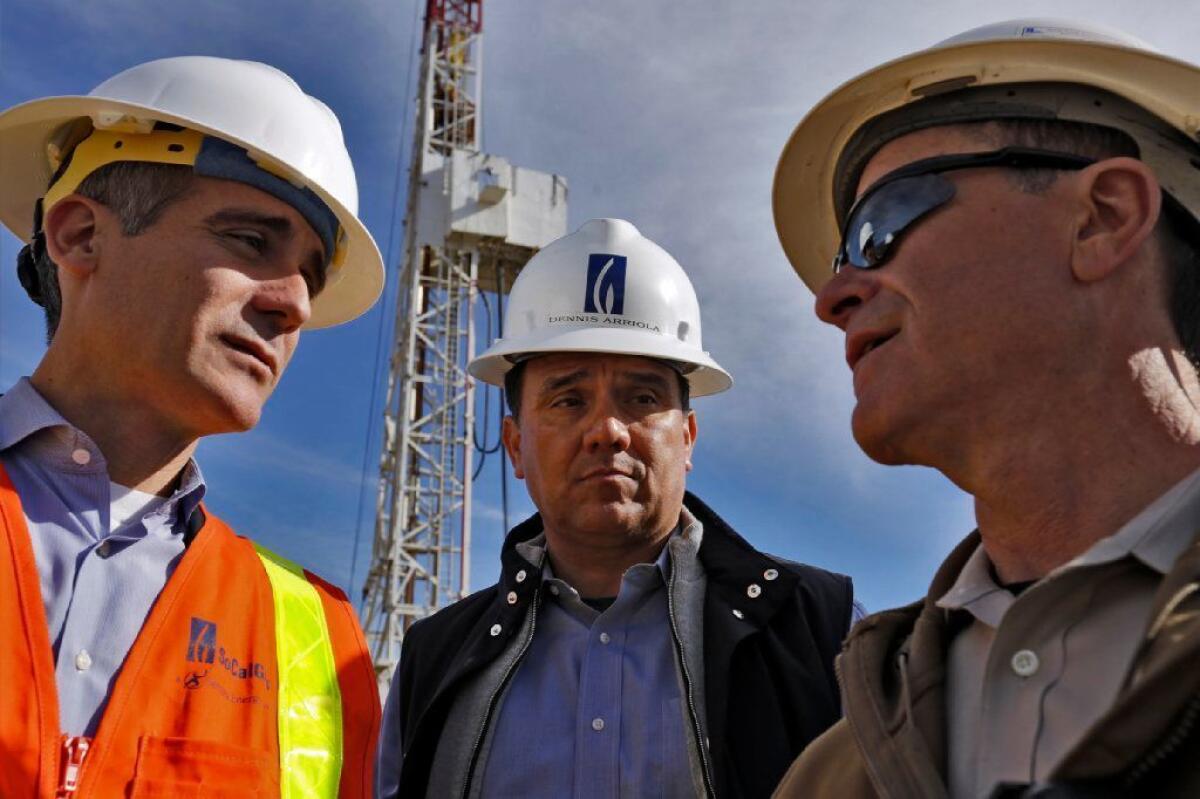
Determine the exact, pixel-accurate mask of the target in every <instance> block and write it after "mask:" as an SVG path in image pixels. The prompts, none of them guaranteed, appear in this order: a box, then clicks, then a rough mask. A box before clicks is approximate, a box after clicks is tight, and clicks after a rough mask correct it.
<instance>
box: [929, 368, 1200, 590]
mask: <svg viewBox="0 0 1200 799" xmlns="http://www.w3.org/2000/svg"><path fill="white" fill-rule="evenodd" d="M1194 390H1195V386H1194V385H1191V386H1189V387H1188V388H1187V389H1185V388H1184V387H1183V386H1182V385H1180V384H1179V383H1176V384H1175V385H1174V387H1173V388H1172V387H1170V386H1164V385H1159V386H1157V387H1155V388H1153V390H1150V389H1148V388H1147V387H1146V386H1144V385H1142V386H1141V387H1140V390H1139V395H1138V396H1129V395H1126V396H1125V397H1121V396H1120V395H1121V392H1120V391H1119V390H1117V391H1111V392H1109V393H1108V394H1106V395H1105V396H1104V397H1103V398H1100V400H1099V401H1098V402H1096V403H1095V404H1093V405H1092V406H1091V407H1075V408H1074V410H1073V411H1071V412H1070V413H1065V414H1062V415H1061V416H1060V417H1058V418H1056V419H1055V420H1054V424H1047V425H1042V426H1041V427H1040V429H1036V430H1024V431H1020V432H1019V433H1018V434H1014V435H1011V436H1009V437H1007V438H1006V439H1005V440H1004V441H1003V442H997V443H996V445H995V446H993V447H991V448H990V451H988V452H987V453H986V455H985V457H982V458H977V459H976V460H977V462H976V463H974V464H972V465H973V466H974V468H973V469H969V470H964V473H963V474H959V475H954V477H953V479H955V482H957V483H958V484H959V485H960V486H963V487H964V488H965V489H966V490H968V491H969V492H970V493H972V494H973V495H974V496H975V514H976V519H977V521H978V523H979V531H980V534H981V536H982V538H983V545H984V549H985V550H986V551H987V554H988V557H989V558H990V559H991V561H992V563H993V564H994V565H995V568H996V572H997V574H998V576H999V577H1000V579H1001V580H1002V581H1004V582H1017V581H1022V580H1033V579H1039V578H1041V577H1044V576H1045V575H1046V574H1048V573H1049V572H1051V571H1053V570H1054V569H1055V568H1057V567H1059V566H1061V565H1062V564H1064V563H1067V562H1068V561H1070V560H1072V559H1073V558H1075V557H1077V556H1078V555H1080V554H1082V553H1083V552H1085V551H1087V550H1088V549H1089V548H1090V547H1091V546H1092V545H1093V544H1095V543H1096V542H1097V541H1099V540H1101V539H1102V538H1106V537H1108V536H1110V535H1112V534H1113V533H1115V532H1117V530H1119V529H1120V527H1121V526H1122V525H1123V524H1125V523H1126V522H1128V521H1129V520H1131V519H1133V518H1134V517H1135V516H1137V514H1138V513H1140V512H1141V511H1142V510H1143V509H1145V508H1146V507H1147V506H1148V505H1150V503H1152V502H1153V501H1154V500H1155V499H1157V498H1158V497H1160V496H1162V495H1163V494H1164V493H1166V492H1167V491H1169V490H1170V489H1171V487H1172V486H1174V485H1175V484H1177V483H1178V482H1180V481H1181V480H1183V479H1184V478H1186V477H1187V476H1188V475H1189V474H1191V473H1192V472H1194V471H1196V470H1197V469H1200V441H1198V440H1197V435H1196V433H1197V431H1200V424H1198V421H1200V419H1198V418H1197V417H1200V414H1197V411H1196V407H1197V405H1196V403H1195V402H1194V401H1193V398H1194V396H1195V394H1194ZM1169 395H1171V396H1169ZM1063 407H1067V408H1071V407H1072V406H1071V405H1069V404H1068V405H1064V406H1063ZM1189 417H1191V418H1189ZM1189 431H1190V432H1189Z"/></svg>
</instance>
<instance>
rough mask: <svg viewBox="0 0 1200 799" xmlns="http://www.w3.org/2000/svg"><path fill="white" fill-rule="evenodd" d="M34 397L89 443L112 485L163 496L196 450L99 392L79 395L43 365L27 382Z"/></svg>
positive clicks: (71, 384)
mask: <svg viewBox="0 0 1200 799" xmlns="http://www.w3.org/2000/svg"><path fill="white" fill-rule="evenodd" d="M30 382H32V383H33V387H34V388H35V389H37V392H38V393H39V394H41V395H42V397H43V398H44V399H45V400H46V401H47V402H48V403H50V405H51V406H52V407H53V408H54V409H55V410H56V411H58V413H59V414H61V415H62V417H63V418H64V419H66V420H67V421H68V422H70V423H71V424H72V425H73V426H75V427H76V428H78V429H79V430H81V431H83V432H84V433H86V434H87V436H88V437H89V438H91V439H92V441H93V442H95V444H96V446H97V447H98V448H99V449H100V452H101V453H102V454H103V455H104V460H105V462H106V463H107V466H108V477H109V480H111V481H112V482H114V483H118V484H120V485H123V486H125V487H127V488H132V489H135V490H138V491H144V492H146V493H148V494H159V495H164V496H165V495H167V494H169V493H170V492H171V490H172V489H173V488H174V487H175V484H176V483H177V481H178V479H179V475H180V474H181V473H182V471H183V468H184V466H186V465H187V462H188V460H189V459H190V458H191V457H192V453H193V452H195V450H196V440H195V439H194V438H188V437H187V436H184V435H181V434H179V433H178V432H175V431H170V430H166V429H162V428H160V427H157V426H155V425H154V424H153V422H152V420H151V418H149V414H142V413H140V412H139V410H138V408H137V407H136V406H131V405H130V404H129V402H128V401H127V400H123V399H122V398H119V397H113V396H109V395H108V394H106V393H105V392H103V391H87V392H84V391H80V390H79V382H74V381H71V380H67V379H62V378H60V377H58V376H57V375H56V370H54V369H53V368H50V367H47V366H46V362H45V361H43V363H42V365H40V366H39V367H38V369H37V370H36V371H35V372H34V373H33V375H32V377H31V378H30Z"/></svg>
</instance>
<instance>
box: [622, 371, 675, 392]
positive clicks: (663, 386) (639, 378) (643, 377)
mask: <svg viewBox="0 0 1200 799" xmlns="http://www.w3.org/2000/svg"><path fill="white" fill-rule="evenodd" d="M621 376H622V377H623V378H625V379H626V380H628V381H629V382H631V383H639V384H641V385H650V386H653V387H655V388H657V389H659V390H661V391H666V390H667V389H668V388H669V386H670V381H669V380H667V378H665V377H663V376H662V375H661V374H659V373H658V372H623V373H622V374H621Z"/></svg>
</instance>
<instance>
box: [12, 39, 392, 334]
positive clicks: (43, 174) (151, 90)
mask: <svg viewBox="0 0 1200 799" xmlns="http://www.w3.org/2000/svg"><path fill="white" fill-rule="evenodd" d="M80 120H90V123H91V124H90V125H87V124H86V123H85V124H83V125H82V126H81V125H80ZM155 123H167V124H168V125H172V126H179V127H182V128H185V129H187V131H194V132H198V133H199V134H204V135H203V136H195V135H194V134H193V135H192V136H190V137H189V136H188V135H186V133H187V131H185V135H183V136H178V135H176V137H175V138H174V139H170V137H171V132H170V131H166V132H164V133H163V134H162V135H163V137H164V138H162V139H158V138H157V137H158V135H159V134H158V133H156V132H155ZM81 128H82V130H81ZM93 129H94V130H95V131H96V132H97V133H98V134H100V135H99V136H98V137H97V140H103V141H105V142H109V141H111V142H112V144H111V147H119V148H122V149H121V150H120V156H119V157H118V156H116V155H114V154H110V153H99V154H95V158H96V159H99V160H93V161H90V162H89V163H91V164H94V165H92V166H91V171H94V169H96V168H98V167H99V166H102V165H103V164H104V163H112V162H114V161H118V160H142V161H154V162H160V163H186V164H192V165H193V166H195V165H196V161H197V158H198V157H200V156H199V152H198V148H199V147H200V143H202V142H215V143H218V144H223V143H226V142H227V143H230V144H232V145H236V148H235V149H236V151H237V153H238V155H239V157H242V158H243V160H246V163H247V164H248V168H251V169H250V171H258V172H259V175H260V177H262V175H266V176H267V177H262V182H263V183H264V184H267V183H271V180H272V178H271V176H274V178H279V179H281V180H275V181H274V183H273V184H272V185H275V184H278V186H279V187H280V192H281V196H282V195H283V194H284V193H286V187H287V186H288V185H290V186H291V187H292V190H293V191H295V192H296V196H297V198H299V199H298V200H297V201H298V202H300V203H301V205H305V207H304V208H300V207H298V210H300V211H301V213H304V214H305V217H306V218H307V219H309V221H310V223H312V222H313V216H312V215H315V214H322V215H324V216H325V217H328V218H329V219H330V223H331V224H330V225H329V227H331V228H335V229H334V230H333V232H332V234H331V235H330V236H326V237H323V238H326V239H329V240H330V241H331V242H332V244H333V247H334V251H331V252H329V253H327V255H328V256H329V257H330V265H329V271H328V274H327V280H326V284H325V288H324V290H323V291H322V292H321V293H320V294H319V295H318V296H317V297H316V298H315V299H314V300H313V303H312V316H311V317H310V318H309V320H308V322H307V324H306V325H305V327H306V328H319V327H328V326H330V325H335V324H339V323H341V322H346V321H349V320H350V319H353V318H354V317H356V316H358V315H360V314H362V313H363V312H364V311H366V310H367V309H368V308H370V307H371V305H372V304H373V303H374V302H375V300H376V299H377V298H378V297H379V294H380V292H381V291H382V290H383V276H384V269H383V259H382V258H381V257H380V255H379V249H378V248H377V247H376V246H375V242H374V240H373V239H372V238H371V234H370V233H369V232H368V231H367V229H366V227H365V226H364V225H363V224H362V223H361V222H360V221H359V220H358V218H357V216H356V214H357V212H358V187H357V183H356V181H355V177H354V167H353V165H352V164H351V163H350V154H349V153H348V152H347V151H346V145H345V143H344V141H343V139H342V129H341V126H340V125H339V124H338V120H337V117H336V116H334V114H333V112H332V111H331V110H330V109H329V108H328V107H327V106H326V105H325V104H324V103H322V102H321V101H319V100H317V99H315V98H313V97H309V96H308V95H306V94H305V93H304V92H303V91H302V90H301V89H300V87H299V86H297V85H296V83H295V81H293V80H292V79H291V78H290V77H288V76H287V75H286V74H284V73H283V72H280V71H279V70H277V69H275V68H274V67H270V66H268V65H266V64H260V63H258V62H254V61H235V60H230V59H226V58H213V57H209V56H182V57H178V58H164V59H161V60H158V61H150V62H147V63H145V64H139V65H138V66H135V67H132V68H130V69H127V70H125V71H124V72H121V73H119V74H117V75H115V76H114V77H112V78H110V79H108V80H106V81H104V82H103V83H101V84H100V85H99V86H97V87H96V88H95V89H94V90H93V91H92V92H91V93H90V94H88V95H87V96H67V97H46V98H42V99H39V100H33V101H31V102H27V103H24V104H22V105H18V106H14V107H12V108H10V109H8V110H6V111H4V112H3V113H0V175H3V182H2V183H0V222H3V223H4V225H5V226H6V227H7V228H8V229H9V230H11V231H12V232H13V233H14V234H15V235H16V236H17V237H18V238H20V239H22V240H24V241H30V239H31V238H32V237H33V235H34V234H35V233H36V232H37V231H35V230H34V229H33V225H34V208H35V206H36V205H37V203H38V200H39V199H41V198H42V197H43V195H46V194H47V187H48V185H49V183H50V180H51V179H52V178H53V177H55V172H56V171H58V169H59V165H60V163H62V162H63V161H64V160H65V159H66V158H67V157H68V156H73V154H72V153H71V148H72V147H75V146H76V145H79V144H80V142H81V141H86V140H87V136H88V135H89V133H90V131H91V130H93ZM103 136H109V139H102V137H103ZM206 136H207V137H209V138H207V139H206V138H205V137H206ZM168 139H169V142H168ZM117 142H120V143H117ZM126 145H128V146H126ZM193 145H195V146H193ZM111 147H110V149H111ZM168 147H169V148H170V149H169V151H168V149H167V148H168ZM238 148H240V149H238ZM92 149H93V150H96V149H97V147H96V144H95V142H93V143H92ZM241 150H244V151H245V153H244V154H243V153H242V152H241ZM246 156H248V159H246ZM252 167H257V170H253V169H252ZM71 168H75V171H76V172H80V171H82V170H83V169H85V168H86V167H79V168H76V165H75V164H74V163H72V164H71V165H70V168H68V169H67V172H70V171H71ZM197 171H198V172H199V171H200V170H199V169H198V168H197ZM218 176H224V175H223V174H220V175H218ZM65 177H66V176H65V175H64V179H60V181H59V183H63V182H66V181H65ZM75 177H76V178H77V180H75V181H74V183H72V184H70V185H69V187H68V189H67V190H68V191H69V190H73V189H74V187H75V186H76V185H78V180H82V179H83V178H84V177H86V174H77V175H76V176H75ZM233 179H242V178H233ZM252 180H253V179H246V180H244V181H243V182H251V185H256V186H258V187H259V188H263V187H264V186H261V185H258V184H257V183H253V182H252ZM58 185H59V184H58V183H56V186H58ZM266 190H268V191H270V190H271V189H269V188H268V189H266ZM62 193H65V192H60V194H59V196H60V197H61V194H62ZM50 204H52V203H50ZM293 204H295V203H293ZM44 210H47V211H48V210H49V208H48V207H47V208H45V209H44ZM335 220H336V224H334V221H335ZM318 227H319V226H318ZM321 233H322V230H321V229H318V234H321Z"/></svg>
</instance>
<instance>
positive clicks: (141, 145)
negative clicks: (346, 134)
mask: <svg viewBox="0 0 1200 799" xmlns="http://www.w3.org/2000/svg"><path fill="white" fill-rule="evenodd" d="M121 161H134V162H140V163H150V164H173V165H177V166H187V167H191V168H192V169H193V170H194V172H195V174H197V175H199V176H201V177H211V178H219V179H222V180H232V181H236V182H238V183H245V184H247V185H249V186H253V187H254V188H256V189H259V190H260V191H264V192H266V193H267V194H270V195H271V196H273V197H276V198H277V199H279V200H282V201H283V202H285V203H287V204H288V205H290V206H292V207H293V208H295V209H296V211H297V212H298V213H299V214H300V215H301V216H303V217H304V219H305V221H307V222H308V224H309V225H311V226H312V229H313V230H314V231H315V232H316V234H317V236H318V237H319V238H320V239H321V243H322V244H323V245H324V247H325V257H326V262H327V264H328V270H329V272H330V275H331V276H332V274H333V273H335V272H336V271H337V270H338V269H339V268H340V267H341V266H342V264H343V263H344V261H345V254H346V236H345V233H344V231H343V230H342V229H341V226H340V225H339V223H338V220H337V216H336V215H335V214H334V213H333V211H332V210H330V208H329V206H328V205H326V204H325V202H324V201H323V200H322V199H321V198H320V197H318V196H317V194H316V193H315V192H313V190H312V189H310V188H308V187H307V186H304V185H303V183H302V182H300V181H299V180H297V179H292V178H289V176H288V175H287V171H286V170H285V169H284V168H283V167H281V166H279V165H276V164H273V163H268V162H265V161H264V160H259V161H255V160H254V159H252V158H251V157H250V155H249V154H248V153H247V152H246V150H245V149H243V148H241V147H239V146H237V145H236V144H233V143H231V142H227V141H225V140H224V139H218V138H216V137H213V136H205V135H204V134H203V133H201V132H199V131H195V130H188V129H184V128H175V127H174V126H170V127H169V128H166V127H162V126H160V127H159V128H158V129H156V130H153V131H151V132H150V133H131V132H127V131H118V130H102V129H97V130H94V131H92V133H91V134H90V135H88V136H87V137H86V138H84V139H83V140H82V141H80V142H79V144H78V145H76V146H75V148H74V149H73V150H72V151H71V152H70V153H69V154H68V155H67V160H66V161H65V162H64V163H63V164H62V165H61V166H60V167H59V171H60V173H61V174H59V175H58V176H57V177H56V178H55V179H54V180H53V181H52V182H51V185H50V188H49V189H47V191H46V195H45V197H43V198H42V200H41V208H43V209H45V210H46V211H49V210H50V209H51V208H53V207H54V205H55V203H57V202H58V201H59V200H61V199H63V198H64V197H66V196H67V195H68V194H71V193H72V192H74V191H76V190H77V189H78V188H79V184H80V183H82V182H83V181H84V179H85V178H87V176H88V175H91V174H92V173H93V172H95V171H96V170H97V169H100V168H101V167H103V166H106V165H108V164H113V163H117V162H121ZM40 232H41V220H40V219H38V220H36V224H35V226H34V234H35V235H37V234H38V233H40Z"/></svg>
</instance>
